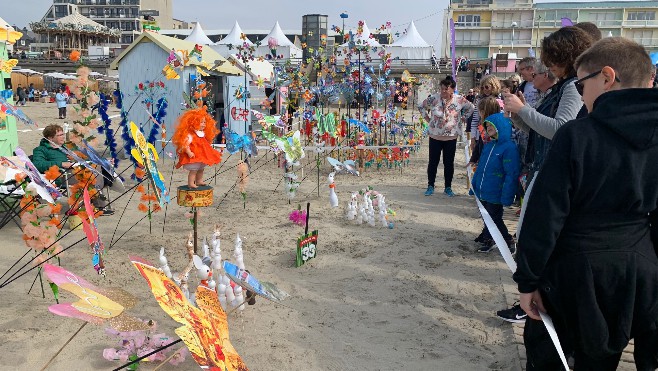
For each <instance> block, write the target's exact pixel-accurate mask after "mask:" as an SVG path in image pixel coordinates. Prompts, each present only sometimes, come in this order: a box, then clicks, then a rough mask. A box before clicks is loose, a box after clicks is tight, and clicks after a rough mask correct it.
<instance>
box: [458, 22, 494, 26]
mask: <svg viewBox="0 0 658 371" xmlns="http://www.w3.org/2000/svg"><path fill="white" fill-rule="evenodd" d="M455 27H456V28H460V27H461V28H464V27H469V28H475V27H484V28H490V27H491V22H473V21H470V22H455Z"/></svg>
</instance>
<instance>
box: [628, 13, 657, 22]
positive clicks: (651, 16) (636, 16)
mask: <svg viewBox="0 0 658 371" xmlns="http://www.w3.org/2000/svg"><path fill="white" fill-rule="evenodd" d="M628 20H629V21H655V20H656V12H650V11H646V12H628Z"/></svg>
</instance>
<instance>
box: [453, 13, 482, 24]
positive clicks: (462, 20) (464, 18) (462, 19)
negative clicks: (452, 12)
mask: <svg viewBox="0 0 658 371" xmlns="http://www.w3.org/2000/svg"><path fill="white" fill-rule="evenodd" d="M456 26H457V27H479V26H480V16H479V15H475V14H464V15H460V16H457V24H456Z"/></svg>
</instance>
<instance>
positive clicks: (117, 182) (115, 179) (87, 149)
mask: <svg viewBox="0 0 658 371" xmlns="http://www.w3.org/2000/svg"><path fill="white" fill-rule="evenodd" d="M78 147H79V148H80V152H82V153H83V154H84V155H85V156H87V158H88V159H89V161H91V162H93V163H94V164H96V165H98V166H100V167H101V168H103V170H105V173H106V174H101V175H102V176H103V177H104V178H106V179H107V180H108V181H110V182H112V187H111V188H112V189H113V190H115V191H117V192H122V191H123V190H124V187H123V182H122V181H121V177H120V176H119V174H117V173H116V171H115V169H114V166H112V164H111V163H110V161H108V160H107V159H106V158H104V157H103V156H101V154H99V153H98V152H97V151H96V150H95V149H94V148H93V147H92V146H91V145H89V143H87V141H86V140H84V139H83V140H82V142H81V143H80V144H79V146H78ZM107 174H109V175H110V177H111V178H108V176H107Z"/></svg>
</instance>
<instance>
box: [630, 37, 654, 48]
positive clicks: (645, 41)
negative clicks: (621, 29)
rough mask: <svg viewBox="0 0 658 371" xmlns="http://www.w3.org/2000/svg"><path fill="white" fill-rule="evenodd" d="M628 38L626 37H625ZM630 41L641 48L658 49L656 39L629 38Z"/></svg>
mask: <svg viewBox="0 0 658 371" xmlns="http://www.w3.org/2000/svg"><path fill="white" fill-rule="evenodd" d="M626 37H628V36H626ZM630 39H631V40H633V41H635V42H636V43H638V44H640V45H642V46H650V47H654V48H658V38H655V37H654V38H648V37H638V38H633V37H630Z"/></svg>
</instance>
